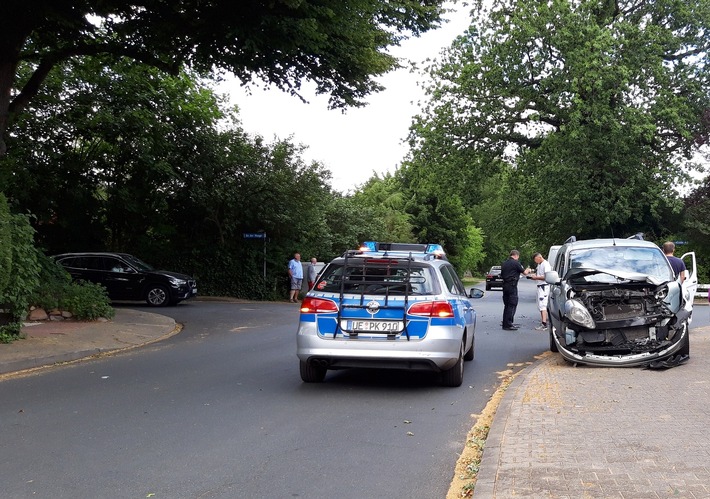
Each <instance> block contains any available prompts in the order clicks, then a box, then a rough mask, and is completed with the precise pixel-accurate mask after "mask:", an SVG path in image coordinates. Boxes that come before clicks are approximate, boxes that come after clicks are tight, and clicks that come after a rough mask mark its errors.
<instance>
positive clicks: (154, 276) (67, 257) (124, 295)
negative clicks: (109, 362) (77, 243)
mask: <svg viewBox="0 0 710 499" xmlns="http://www.w3.org/2000/svg"><path fill="white" fill-rule="evenodd" d="M52 258H54V260H55V261H56V262H57V263H58V264H60V265H61V266H62V267H64V268H65V269H66V271H67V272H69V274H71V276H72V279H74V280H76V281H88V282H93V283H96V284H101V285H102V286H103V287H105V288H106V291H107V293H108V296H109V298H110V299H111V300H131V301H143V300H145V302H146V303H148V305H150V306H153V307H162V306H166V305H177V304H178V303H179V302H181V301H183V300H187V299H188V298H192V297H194V296H196V295H197V284H196V283H195V280H194V279H193V278H192V277H190V276H188V275H185V274H179V273H177V272H170V271H167V270H156V269H154V268H153V267H152V266H150V265H148V264H147V263H145V262H144V261H142V260H140V259H139V258H136V257H135V256H133V255H129V254H127V253H102V252H99V253H62V254H61V255H54V256H53V257H52Z"/></svg>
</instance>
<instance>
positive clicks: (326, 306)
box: [301, 296, 338, 314]
mask: <svg viewBox="0 0 710 499" xmlns="http://www.w3.org/2000/svg"><path fill="white" fill-rule="evenodd" d="M337 311H338V306H337V305H336V304H335V302H334V301H333V300H324V299H322V298H313V297H311V296H306V297H305V298H304V299H303V301H302V302H301V313H302V314H327V313H331V312H337Z"/></svg>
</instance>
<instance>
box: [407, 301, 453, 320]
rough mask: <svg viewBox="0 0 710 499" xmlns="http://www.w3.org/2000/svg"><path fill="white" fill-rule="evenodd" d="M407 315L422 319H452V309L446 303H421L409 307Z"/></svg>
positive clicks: (449, 304)
mask: <svg viewBox="0 0 710 499" xmlns="http://www.w3.org/2000/svg"><path fill="white" fill-rule="evenodd" d="M407 313H408V314H410V315H419V316H422V317H453V316H454V309H453V307H452V306H451V303H449V302H448V301H422V302H418V303H415V304H414V305H412V306H411V307H409V311H408V312H407Z"/></svg>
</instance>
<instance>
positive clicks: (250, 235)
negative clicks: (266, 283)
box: [242, 231, 266, 280]
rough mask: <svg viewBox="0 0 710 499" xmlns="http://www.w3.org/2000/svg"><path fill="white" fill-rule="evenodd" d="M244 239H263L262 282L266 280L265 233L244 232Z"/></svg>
mask: <svg viewBox="0 0 710 499" xmlns="http://www.w3.org/2000/svg"><path fill="white" fill-rule="evenodd" d="M242 237H243V238H244V239H263V240H264V280H266V232H264V231H262V232H244V233H242Z"/></svg>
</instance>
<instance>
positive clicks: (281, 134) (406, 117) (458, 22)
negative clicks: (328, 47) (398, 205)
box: [217, 7, 470, 193]
mask: <svg viewBox="0 0 710 499" xmlns="http://www.w3.org/2000/svg"><path fill="white" fill-rule="evenodd" d="M468 13H469V10H468V8H466V7H458V8H457V10H456V11H455V12H453V13H450V14H449V15H448V16H447V19H448V20H449V22H447V23H444V24H443V26H442V27H441V28H439V29H437V30H434V31H430V32H428V33H425V34H424V35H422V36H421V37H419V38H411V39H409V40H406V41H404V42H403V43H402V44H401V46H400V47H395V48H393V49H392V50H391V53H392V54H393V55H394V56H396V57H399V58H402V59H404V60H403V61H402V65H403V66H404V67H403V68H402V69H399V70H397V71H393V72H390V73H388V74H386V75H384V76H383V77H382V78H379V79H378V81H379V82H380V83H381V84H382V85H384V86H385V88H386V89H385V90H383V91H381V92H378V93H376V94H373V95H371V96H370V97H369V98H368V99H367V103H368V105H367V106H365V107H362V108H357V109H355V108H353V109H348V110H347V111H346V112H345V114H343V113H342V111H341V110H329V109H328V97H327V96H316V95H315V93H314V92H313V91H312V88H313V86H310V87H305V88H308V89H310V92H309V90H305V91H304V92H303V95H304V97H305V98H306V99H307V100H308V101H309V103H308V104H304V103H303V102H301V100H300V99H298V98H297V97H292V96H290V95H288V94H287V93H285V92H282V91H280V90H278V89H276V88H274V89H270V90H262V89H259V88H253V89H251V95H249V94H248V93H247V91H246V90H245V89H244V88H242V87H241V86H240V84H239V82H238V81H236V80H231V81H230V80H227V81H225V82H224V83H222V84H221V85H220V86H219V87H217V91H218V92H219V93H223V94H225V95H226V96H227V97H228V98H229V102H230V105H237V106H239V110H240V113H239V114H240V117H241V120H242V126H243V128H244V130H245V131H246V132H247V133H249V134H250V135H253V136H255V135H260V136H262V137H263V138H264V139H265V140H266V141H267V142H273V141H274V140H276V139H288V138H289V137H290V138H291V141H292V142H293V143H295V144H303V145H305V146H307V147H308V148H307V149H306V151H305V153H304V155H303V159H305V160H306V162H308V163H310V162H311V161H318V162H320V163H322V164H323V165H324V166H325V168H327V169H328V170H330V171H331V173H332V179H331V185H332V187H333V188H334V189H335V190H338V191H341V192H343V193H347V192H352V191H354V190H355V189H356V188H357V187H358V186H359V185H362V184H363V183H365V182H366V181H367V180H368V179H369V178H370V177H372V175H373V174H375V173H378V174H380V175H382V174H385V173H388V172H389V173H393V172H394V171H395V170H396V169H397V167H398V166H399V165H400V163H401V162H402V160H403V159H404V157H405V155H406V153H407V146H406V145H405V144H404V139H406V137H407V133H408V131H409V125H410V124H411V123H412V117H413V116H414V115H415V114H417V113H418V112H419V110H420V107H419V105H418V103H419V102H421V101H422V100H423V99H424V90H423V89H422V88H420V86H419V85H418V82H419V81H421V80H422V79H423V77H422V76H420V75H418V74H414V73H410V70H409V65H408V64H407V63H406V61H407V60H410V61H413V62H415V63H419V66H420V67H424V66H425V64H423V61H425V60H426V59H427V58H429V59H433V58H436V57H437V56H438V55H439V53H440V52H441V50H442V49H443V48H445V47H448V46H449V45H450V44H451V42H452V41H453V40H454V38H456V36H458V35H460V34H462V33H463V32H464V31H465V30H466V29H467V28H468V26H469V24H470V18H469V14H468Z"/></svg>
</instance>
